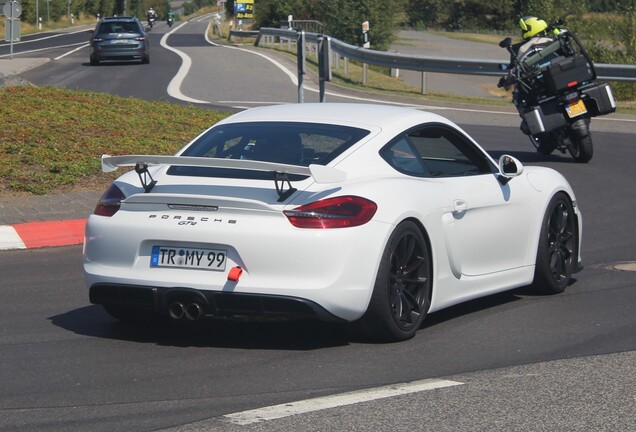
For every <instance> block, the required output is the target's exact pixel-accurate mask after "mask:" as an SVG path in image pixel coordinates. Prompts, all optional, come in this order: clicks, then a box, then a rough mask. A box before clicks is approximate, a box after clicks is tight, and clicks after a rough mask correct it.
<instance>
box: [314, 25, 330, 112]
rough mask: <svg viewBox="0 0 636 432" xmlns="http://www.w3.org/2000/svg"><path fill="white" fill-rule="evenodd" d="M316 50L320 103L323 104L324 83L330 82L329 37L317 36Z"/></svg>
mask: <svg viewBox="0 0 636 432" xmlns="http://www.w3.org/2000/svg"><path fill="white" fill-rule="evenodd" d="M317 48H318V49H317V53H318V82H319V86H320V102H324V101H325V82H327V81H331V39H330V38H329V36H318V45H317Z"/></svg>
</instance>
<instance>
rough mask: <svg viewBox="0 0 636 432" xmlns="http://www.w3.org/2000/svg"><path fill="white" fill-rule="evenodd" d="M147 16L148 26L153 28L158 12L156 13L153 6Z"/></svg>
mask: <svg viewBox="0 0 636 432" xmlns="http://www.w3.org/2000/svg"><path fill="white" fill-rule="evenodd" d="M146 16H147V18H148V25H149V26H150V27H152V20H156V19H157V12H155V10H154V9H153V8H152V6H150V8H149V9H148V13H147V14H146Z"/></svg>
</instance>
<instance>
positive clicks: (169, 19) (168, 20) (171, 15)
mask: <svg viewBox="0 0 636 432" xmlns="http://www.w3.org/2000/svg"><path fill="white" fill-rule="evenodd" d="M173 22H174V12H172V9H170V10H169V11H168V15H167V16H166V23H167V24H168V27H172V23H173Z"/></svg>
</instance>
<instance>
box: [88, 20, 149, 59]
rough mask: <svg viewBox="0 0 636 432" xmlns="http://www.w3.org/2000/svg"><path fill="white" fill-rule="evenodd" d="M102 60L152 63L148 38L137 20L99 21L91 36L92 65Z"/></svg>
mask: <svg viewBox="0 0 636 432" xmlns="http://www.w3.org/2000/svg"><path fill="white" fill-rule="evenodd" d="M102 60H141V62H142V63H150V44H149V42H148V36H147V35H146V32H145V31H144V27H143V26H142V25H141V23H140V22H139V20H138V19H137V18H134V17H110V18H104V19H102V20H100V21H99V23H98V24H97V27H95V30H93V32H92V35H91V65H93V66H96V65H98V64H99V62H100V61H102Z"/></svg>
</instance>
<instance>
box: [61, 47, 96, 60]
mask: <svg viewBox="0 0 636 432" xmlns="http://www.w3.org/2000/svg"><path fill="white" fill-rule="evenodd" d="M88 46H89V44H84V45H82V46H80V47H77V48H75V49H74V50H70V51H68V52H66V53H64V54H62V55H60V56H57V57H55V58H54V59H53V60H59V59H61V58H64V57H66V56H67V55H71V54H73V53H74V52H76V51H79V50H81V49H82V48H86V47H88Z"/></svg>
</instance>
